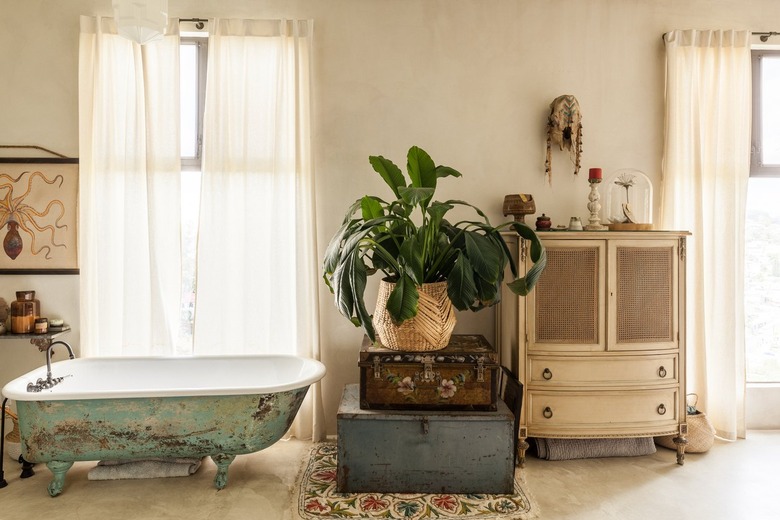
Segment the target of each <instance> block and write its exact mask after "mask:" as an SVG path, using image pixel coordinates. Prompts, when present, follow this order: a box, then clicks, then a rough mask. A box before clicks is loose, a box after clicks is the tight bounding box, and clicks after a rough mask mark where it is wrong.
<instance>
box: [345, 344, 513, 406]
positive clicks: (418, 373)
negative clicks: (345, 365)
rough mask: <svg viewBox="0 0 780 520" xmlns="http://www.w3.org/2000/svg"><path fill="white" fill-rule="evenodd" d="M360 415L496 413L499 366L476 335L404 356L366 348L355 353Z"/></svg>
mask: <svg viewBox="0 0 780 520" xmlns="http://www.w3.org/2000/svg"><path fill="white" fill-rule="evenodd" d="M358 365H359V367H360V408H362V409H364V410H372V409H377V410H379V409H384V410H484V411H495V410H496V394H497V391H498V377H499V363H498V354H497V353H496V350H495V348H493V346H492V345H491V344H490V343H488V341H487V340H486V339H485V338H484V337H483V336H479V335H467V334H453V335H452V337H451V338H450V342H449V343H448V344H447V346H446V347H445V348H443V349H441V350H437V351H433V352H403V351H398V350H391V349H388V348H385V347H383V346H382V345H381V344H379V343H371V341H370V340H369V339H368V338H367V337H366V338H364V339H363V346H362V348H361V350H360V361H359V363H358Z"/></svg>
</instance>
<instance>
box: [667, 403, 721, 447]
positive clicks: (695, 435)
mask: <svg viewBox="0 0 780 520" xmlns="http://www.w3.org/2000/svg"><path fill="white" fill-rule="evenodd" d="M686 420H687V422H688V435H687V436H686V439H688V444H686V445H685V453H704V452H705V451H709V449H710V448H712V445H713V444H714V443H715V428H713V427H712V423H710V420H709V419H707V415H706V414H704V413H702V412H697V413H694V414H691V413H689V414H688V417H687V418H686ZM675 437H677V436H676V435H664V436H663V437H656V438H655V443H656V444H658V445H659V446H663V447H664V448H669V449H670V450H676V449H677V445H676V444H675V443H674V440H673V439H674V438H675Z"/></svg>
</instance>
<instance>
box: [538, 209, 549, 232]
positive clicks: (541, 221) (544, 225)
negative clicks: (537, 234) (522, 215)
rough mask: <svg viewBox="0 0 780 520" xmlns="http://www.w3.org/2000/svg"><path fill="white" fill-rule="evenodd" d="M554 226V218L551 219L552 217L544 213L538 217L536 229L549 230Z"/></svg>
mask: <svg viewBox="0 0 780 520" xmlns="http://www.w3.org/2000/svg"><path fill="white" fill-rule="evenodd" d="M550 227H552V220H550V217H548V216H547V215H545V214H544V213H542V216H541V217H536V230H537V231H547V230H548V229H550Z"/></svg>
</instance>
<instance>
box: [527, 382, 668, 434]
mask: <svg viewBox="0 0 780 520" xmlns="http://www.w3.org/2000/svg"><path fill="white" fill-rule="evenodd" d="M527 397H528V401H527V403H528V408H527V412H526V413H527V421H528V427H529V430H531V435H532V436H533V435H538V436H540V437H543V436H544V435H543V434H544V433H545V431H550V432H554V433H556V434H562V433H567V432H568V433H571V432H573V431H574V432H576V431H583V432H584V433H588V434H589V432H588V430H594V431H600V432H603V433H604V434H615V433H620V432H623V433H630V432H632V431H633V432H637V431H641V430H643V429H648V430H647V431H655V430H654V429H655V428H658V427H659V426H663V425H674V424H676V423H677V419H678V402H679V401H678V399H679V394H678V391H677V388H662V389H658V390H625V391H622V392H620V391H593V392H554V391H550V392H548V391H544V390H529V391H528V394H527ZM604 436H608V435H604Z"/></svg>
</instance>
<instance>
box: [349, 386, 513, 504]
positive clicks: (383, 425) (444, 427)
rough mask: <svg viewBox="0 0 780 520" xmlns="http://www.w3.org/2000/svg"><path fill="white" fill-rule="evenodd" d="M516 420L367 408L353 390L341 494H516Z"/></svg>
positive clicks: (506, 415) (500, 412)
mask: <svg viewBox="0 0 780 520" xmlns="http://www.w3.org/2000/svg"><path fill="white" fill-rule="evenodd" d="M513 424H514V416H513V415H512V412H510V411H509V409H508V408H507V406H506V405H505V404H504V403H503V401H500V400H499V401H498V403H497V410H496V411H494V412H493V411H483V412H475V411H439V412H435V411H411V410H364V409H361V408H360V401H359V388H358V385H356V384H354V385H347V386H346V387H345V389H344V394H343V397H342V400H341V405H340V406H339V411H338V415H337V432H338V468H337V491H338V492H340V493H358V492H377V493H512V492H513V484H514V438H513V436H514V434H513Z"/></svg>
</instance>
